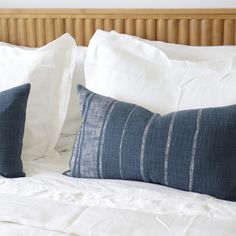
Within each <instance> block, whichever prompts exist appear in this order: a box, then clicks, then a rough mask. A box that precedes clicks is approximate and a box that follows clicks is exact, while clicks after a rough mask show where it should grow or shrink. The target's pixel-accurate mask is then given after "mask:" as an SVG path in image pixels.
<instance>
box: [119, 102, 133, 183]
mask: <svg viewBox="0 0 236 236" xmlns="http://www.w3.org/2000/svg"><path fill="white" fill-rule="evenodd" d="M136 108H137V106H135V107H133V109H132V110H131V111H130V113H129V115H128V118H127V119H126V122H125V126H124V129H123V132H122V135H121V140H120V150H119V167H120V177H121V179H123V174H122V166H121V165H122V156H121V151H122V145H123V138H124V136H125V130H126V127H127V124H128V122H129V119H130V117H131V115H132V113H133V112H134V110H135V109H136Z"/></svg>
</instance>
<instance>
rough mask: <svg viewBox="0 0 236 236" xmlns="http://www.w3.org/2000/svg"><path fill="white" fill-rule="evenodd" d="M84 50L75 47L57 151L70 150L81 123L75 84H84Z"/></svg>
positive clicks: (84, 48)
mask: <svg viewBox="0 0 236 236" xmlns="http://www.w3.org/2000/svg"><path fill="white" fill-rule="evenodd" d="M86 52H87V47H83V46H78V47H77V49H76V62H75V71H74V75H73V79H72V88H71V94H70V101H69V105H68V110H67V114H66V119H65V122H64V125H63V129H62V132H61V135H60V137H59V140H58V143H57V147H56V148H57V150H58V151H64V150H71V149H72V148H73V144H74V139H75V135H76V134H77V132H78V130H79V127H80V124H81V117H80V112H79V106H80V100H79V96H78V93H77V85H78V84H82V85H84V86H85V75H84V61H85V57H86Z"/></svg>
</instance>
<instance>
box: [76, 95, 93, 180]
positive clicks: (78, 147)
mask: <svg viewBox="0 0 236 236" xmlns="http://www.w3.org/2000/svg"><path fill="white" fill-rule="evenodd" d="M93 96H94V94H89V95H88V97H87V99H86V102H85V110H84V114H82V117H83V118H82V122H81V129H80V133H79V137H78V140H77V142H76V148H75V151H74V153H73V155H75V156H74V158H75V164H74V170H73V171H74V174H73V176H76V177H78V175H79V170H80V160H81V149H82V141H83V137H84V129H85V124H86V122H85V120H86V118H87V112H88V109H89V102H90V100H92V99H93ZM78 141H79V142H78Z"/></svg>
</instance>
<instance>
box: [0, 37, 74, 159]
mask: <svg viewBox="0 0 236 236" xmlns="http://www.w3.org/2000/svg"><path fill="white" fill-rule="evenodd" d="M75 54H76V43H75V41H74V39H73V38H72V37H71V36H70V35H69V34H65V35H63V36H62V37H60V38H59V39H57V40H55V41H53V42H51V43H49V44H48V45H46V46H44V47H41V48H38V49H35V50H24V49H22V48H20V47H17V46H12V45H10V46H9V45H6V44H1V46H0V74H1V78H0V91H2V90H5V89H8V88H11V87H14V86H17V85H20V84H24V83H30V84H31V93H30V95H29V100H28V106H27V115H26V124H25V134H24V143H23V157H31V158H33V157H40V156H43V155H45V154H47V153H49V152H51V151H53V150H54V148H55V145H56V142H57V140H58V137H59V134H60V132H61V130H62V125H63V122H64V119H65V115H66V111H67V107H68V102H69V96H70V90H71V84H72V76H73V71H74V66H75Z"/></svg>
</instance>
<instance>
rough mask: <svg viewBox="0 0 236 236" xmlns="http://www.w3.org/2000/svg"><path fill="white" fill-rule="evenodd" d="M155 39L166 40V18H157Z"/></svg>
mask: <svg viewBox="0 0 236 236" xmlns="http://www.w3.org/2000/svg"><path fill="white" fill-rule="evenodd" d="M157 40H159V41H164V42H167V20H162V19H161V20H158V22H157Z"/></svg>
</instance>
